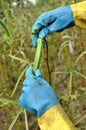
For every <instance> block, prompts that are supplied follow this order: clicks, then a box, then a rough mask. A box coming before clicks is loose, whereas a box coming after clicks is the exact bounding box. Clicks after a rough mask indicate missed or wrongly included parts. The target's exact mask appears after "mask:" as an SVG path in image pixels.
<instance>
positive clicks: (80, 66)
mask: <svg viewBox="0 0 86 130" xmlns="http://www.w3.org/2000/svg"><path fill="white" fill-rule="evenodd" d="M80 1H82V0H77V2H80ZM21 2H22V4H21ZM12 3H13V1H12V0H0V55H1V58H0V130H39V128H38V125H37V119H36V117H34V116H33V115H32V114H30V113H28V112H27V113H26V111H25V110H23V109H21V108H20V107H19V105H18V98H19V96H20V94H21V89H22V82H23V80H24V78H25V76H24V74H25V70H26V68H27V67H28V66H30V65H31V64H32V63H33V61H34V56H35V48H34V47H33V46H32V41H31V27H32V25H33V23H34V22H35V20H36V19H37V17H38V16H39V15H40V14H42V13H43V12H46V11H48V10H52V9H55V8H57V7H61V6H64V5H69V4H73V3H74V1H73V0H70V1H69V0H54V1H53V0H40V1H38V2H37V3H36V4H35V5H33V4H32V3H29V2H28V3H27V4H26V5H24V4H23V0H22V1H20V2H19V4H18V5H17V6H13V5H12ZM47 41H48V47H49V66H50V70H51V80H52V86H53V89H54V90H55V92H56V94H57V95H58V98H59V100H60V103H61V105H62V107H63V108H64V110H65V111H66V113H67V114H68V116H69V117H70V118H71V120H72V121H73V123H74V124H75V125H76V127H77V130H86V100H85V98H86V51H85V50H86V30H81V29H79V28H78V27H73V28H70V29H67V30H65V31H63V32H62V33H53V34H52V35H50V36H48V37H47ZM44 57H45V56H44V54H43V58H42V61H41V65H40V69H41V71H42V73H43V76H44V78H45V79H46V80H47V81H48V72H47V66H46V61H45V58H44Z"/></svg>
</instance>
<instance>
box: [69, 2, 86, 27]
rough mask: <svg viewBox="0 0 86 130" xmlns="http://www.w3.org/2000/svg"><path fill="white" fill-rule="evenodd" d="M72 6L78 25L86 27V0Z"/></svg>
mask: <svg viewBox="0 0 86 130" xmlns="http://www.w3.org/2000/svg"><path fill="white" fill-rule="evenodd" d="M71 8H72V11H73V17H74V19H75V23H76V25H77V26H79V27H80V28H85V29H86V0H85V1H83V2H80V3H76V4H73V5H71Z"/></svg>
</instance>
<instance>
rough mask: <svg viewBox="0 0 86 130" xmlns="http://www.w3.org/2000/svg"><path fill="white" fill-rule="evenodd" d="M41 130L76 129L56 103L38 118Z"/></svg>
mask: <svg viewBox="0 0 86 130" xmlns="http://www.w3.org/2000/svg"><path fill="white" fill-rule="evenodd" d="M38 124H39V127H40V129H41V130H76V128H75V126H74V125H73V124H72V122H71V121H70V119H69V118H68V116H67V115H66V113H65V112H64V110H63V109H62V107H61V106H60V105H56V106H54V107H52V108H50V109H49V110H48V111H47V112H45V113H44V114H43V115H42V116H41V117H40V118H38Z"/></svg>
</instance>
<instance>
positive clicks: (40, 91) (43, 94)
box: [19, 67, 59, 117]
mask: <svg viewBox="0 0 86 130" xmlns="http://www.w3.org/2000/svg"><path fill="white" fill-rule="evenodd" d="M58 103H59V102H58V100H57V97H56V95H55V93H54V91H53V90H52V88H51V86H50V85H49V84H48V83H47V82H46V81H45V80H44V79H43V78H42V75H41V73H40V71H39V70H37V71H36V72H35V75H33V72H32V67H29V68H28V69H27V71H26V79H25V80H24V82H23V88H22V95H21V96H20V98H19V104H20V106H22V107H23V108H25V109H26V110H27V111H29V112H31V113H33V114H35V115H36V116H37V117H40V116H41V115H42V114H43V113H44V112H46V111H47V110H48V109H49V108H51V107H53V106H55V105H56V104H58Z"/></svg>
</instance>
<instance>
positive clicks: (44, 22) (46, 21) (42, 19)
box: [32, 13, 56, 33]
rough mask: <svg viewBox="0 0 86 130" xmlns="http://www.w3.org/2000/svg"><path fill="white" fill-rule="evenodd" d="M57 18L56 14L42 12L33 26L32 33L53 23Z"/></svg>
mask: <svg viewBox="0 0 86 130" xmlns="http://www.w3.org/2000/svg"><path fill="white" fill-rule="evenodd" d="M55 20H56V16H55V15H53V14H49V16H47V13H44V14H42V15H41V16H39V18H38V19H37V20H36V22H35V23H34V25H33V27H32V33H33V32H34V30H41V29H42V28H43V27H47V26H48V25H50V24H52V23H53V22H54V21H55Z"/></svg>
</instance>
